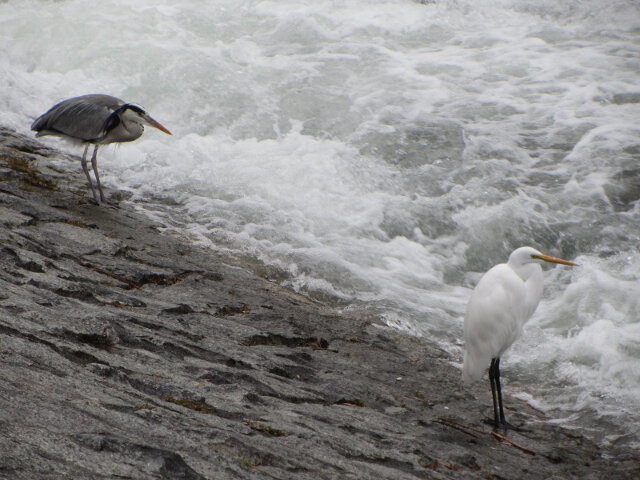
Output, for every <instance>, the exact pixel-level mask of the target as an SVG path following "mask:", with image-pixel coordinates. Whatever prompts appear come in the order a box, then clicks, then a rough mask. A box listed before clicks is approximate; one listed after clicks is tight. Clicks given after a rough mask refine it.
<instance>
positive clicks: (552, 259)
mask: <svg viewBox="0 0 640 480" xmlns="http://www.w3.org/2000/svg"><path fill="white" fill-rule="evenodd" d="M531 256H532V257H533V258H539V259H540V260H544V261H545V262H549V263H559V264H560V265H568V266H569V267H577V266H578V265H577V264H575V263H573V262H570V261H569V260H563V259H562V258H556V257H551V256H549V255H542V254H540V255H531Z"/></svg>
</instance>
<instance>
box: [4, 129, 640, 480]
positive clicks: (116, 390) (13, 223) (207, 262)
mask: <svg viewBox="0 0 640 480" xmlns="http://www.w3.org/2000/svg"><path fill="white" fill-rule="evenodd" d="M78 162H79V160H78V158H76V157H67V156H65V155H63V154H61V153H58V152H56V151H54V150H51V149H47V148H46V147H44V146H43V145H42V144H40V143H38V142H36V141H34V140H33V139H28V138H25V137H23V136H20V135H17V134H15V133H13V132H11V131H8V130H2V129H0V362H1V366H0V382H1V383H0V385H1V388H0V478H7V479H12V480H13V479H15V480H27V479H28V480H31V479H34V478H46V479H63V478H78V479H80V478H82V479H112V478H135V479H158V478H162V479H198V480H199V479H223V480H225V479H272V478H282V479H284V478H296V479H301V480H305V479H309V480H312V479H313V480H317V479H389V480H391V479H393V480H396V479H418V478H453V479H467V478H505V479H538V478H580V479H582V478H585V479H597V478H607V479H617V478H629V479H631V478H637V476H638V470H637V463H634V462H635V461H636V460H637V458H635V455H636V454H637V452H628V451H624V450H621V449H619V448H616V447H608V448H604V447H598V446H596V445H594V444H593V443H591V442H590V441H589V440H588V439H587V438H585V437H584V436H583V435H581V434H580V432H571V433H568V432H567V431H565V430H563V429H562V428H560V427H558V426H555V425H552V424H549V423H546V422H545V418H544V417H543V416H542V415H541V414H540V413H537V412H535V411H533V410H532V409H529V410H524V411H522V412H521V413H520V414H519V415H517V416H516V418H517V419H518V420H522V421H527V423H529V424H531V425H532V431H531V432H529V433H522V434H520V433H513V434H509V436H508V440H509V441H511V442H513V443H509V441H507V440H504V439H501V438H499V437H496V436H494V435H492V434H491V432H489V431H488V430H485V428H484V426H483V425H482V424H481V423H480V419H482V418H483V417H484V416H486V414H487V413H488V411H489V409H490V401H489V400H488V399H484V400H478V399H475V398H474V397H473V396H472V395H471V394H470V393H469V392H468V391H467V390H465V389H464V387H463V386H462V385H461V382H460V372H459V370H458V369H457V368H455V367H454V366H453V365H454V364H455V363H456V361H457V360H459V359H452V358H449V356H448V354H447V353H446V352H444V351H442V350H441V349H439V348H438V347H437V346H436V345H432V344H430V343H429V342H428V341H427V340H423V339H420V340H419V339H416V338H412V337H408V336H405V335H402V334H400V333H398V332H396V331H394V330H391V329H388V328H385V327H384V326H382V325H375V324H371V323H369V322H368V321H364V320H362V319H358V318H350V317H345V316H341V315H338V314H336V313H334V312H332V311H330V310H328V309H326V308H324V307H323V306H322V305H319V304H317V303H314V302H312V301H309V300H308V299H306V298H304V297H301V296H299V295H296V294H295V293H293V292H291V291H288V290H286V289H284V288H281V287H280V286H279V285H277V284H275V283H272V282H269V281H267V280H265V279H263V278H260V277H259V276H257V275H256V274H254V273H252V271H251V269H252V268H254V267H255V265H250V264H246V265H245V264H240V263H238V261H237V260H231V259H223V258H220V256H219V255H217V254H214V253H212V252H210V251H207V250H205V249H202V248H199V247H195V246H192V245H189V244H186V243H181V242H180V241H179V239H177V238H175V237H172V236H162V235H160V234H159V233H158V229H157V228H156V225H155V224H154V223H153V222H152V221H150V220H148V219H146V218H144V217H142V216H140V215H138V214H137V213H135V211H134V209H133V208H132V207H129V206H127V205H125V204H121V205H120V208H119V209H113V208H104V207H98V206H96V205H93V204H91V203H89V202H87V201H86V187H85V185H84V181H85V180H84V177H83V175H82V172H81V170H80V169H79V168H78V164H77V163H78ZM108 195H109V196H110V197H111V198H120V199H122V198H126V195H119V192H109V194H108ZM507 402H508V404H510V405H513V404H515V403H516V401H515V400H514V399H508V400H507ZM512 418H513V417H512ZM534 453H535V454H534Z"/></svg>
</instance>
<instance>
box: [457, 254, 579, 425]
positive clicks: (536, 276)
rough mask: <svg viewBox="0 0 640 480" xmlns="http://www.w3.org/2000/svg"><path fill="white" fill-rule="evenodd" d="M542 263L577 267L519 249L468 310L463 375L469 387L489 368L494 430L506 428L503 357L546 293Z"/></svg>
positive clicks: (483, 282) (482, 284)
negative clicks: (501, 388)
mask: <svg viewBox="0 0 640 480" xmlns="http://www.w3.org/2000/svg"><path fill="white" fill-rule="evenodd" d="M542 262H550V263H559V264H563V265H575V264H574V263H571V262H569V261H567V260H562V259H560V258H555V257H550V256H548V255H543V254H542V253H540V252H539V251H538V250H536V249H535V248H532V247H521V248H518V249H516V250H514V251H513V252H512V253H511V255H510V256H509V260H508V262H507V263H501V264H499V265H496V266H495V267H493V268H491V269H490V270H489V271H488V272H487V273H485V274H484V275H483V277H482V278H481V279H480V281H479V282H478V285H476V288H475V289H474V291H473V294H472V295H471V298H470V300H469V303H468V305H467V312H466V315H465V319H464V342H465V354H464V366H463V368H462V374H463V378H464V380H465V381H466V382H470V381H473V380H478V379H480V378H481V377H482V374H483V373H484V371H485V369H486V368H487V367H488V366H489V365H491V367H490V372H489V378H490V381H491V391H492V393H493V398H494V413H495V425H496V426H499V425H503V426H505V427H506V425H507V424H506V421H505V420H504V413H503V409H502V395H501V392H500V377H499V375H500V373H499V362H500V357H501V355H502V354H503V353H504V352H505V350H507V349H508V348H509V347H510V346H511V344H513V342H515V341H516V339H517V338H518V337H519V336H520V334H521V333H522V327H523V326H524V324H525V323H526V322H527V320H529V318H531V316H532V315H533V312H535V310H536V308H537V307H538V303H540V299H541V298H542V290H543V276H542V268H541V267H540V264H541V263H542ZM496 390H497V395H496ZM496 397H497V398H496ZM497 401H498V402H499V405H498V404H497ZM498 407H499V410H500V419H499V418H498Z"/></svg>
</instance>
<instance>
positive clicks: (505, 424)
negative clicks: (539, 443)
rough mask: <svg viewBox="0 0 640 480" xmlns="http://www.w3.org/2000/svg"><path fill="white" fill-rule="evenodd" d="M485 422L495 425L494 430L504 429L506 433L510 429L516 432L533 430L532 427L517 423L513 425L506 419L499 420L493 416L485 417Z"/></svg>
mask: <svg viewBox="0 0 640 480" xmlns="http://www.w3.org/2000/svg"><path fill="white" fill-rule="evenodd" d="M484 423H486V424H487V425H491V426H492V427H493V429H494V430H504V433H505V434H506V433H507V432H508V431H509V430H512V431H514V432H520V433H523V432H531V430H530V429H528V428H524V427H516V426H515V425H511V424H510V423H509V422H507V421H506V420H505V421H504V422H497V423H496V421H495V420H494V419H493V418H489V417H487V418H485V419H484Z"/></svg>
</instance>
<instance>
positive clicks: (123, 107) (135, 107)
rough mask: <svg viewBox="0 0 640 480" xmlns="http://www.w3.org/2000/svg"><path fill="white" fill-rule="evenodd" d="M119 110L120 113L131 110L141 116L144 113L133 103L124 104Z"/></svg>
mask: <svg viewBox="0 0 640 480" xmlns="http://www.w3.org/2000/svg"><path fill="white" fill-rule="evenodd" d="M120 109H121V110H122V111H124V110H127V109H128V110H133V111H134V112H136V113H140V114H143V115H144V114H145V113H146V112H145V111H144V109H143V108H142V107H139V106H138V105H134V104H133V103H126V104H124V105H123V106H122V107H120Z"/></svg>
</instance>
